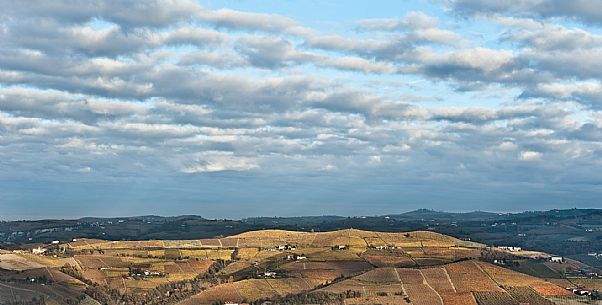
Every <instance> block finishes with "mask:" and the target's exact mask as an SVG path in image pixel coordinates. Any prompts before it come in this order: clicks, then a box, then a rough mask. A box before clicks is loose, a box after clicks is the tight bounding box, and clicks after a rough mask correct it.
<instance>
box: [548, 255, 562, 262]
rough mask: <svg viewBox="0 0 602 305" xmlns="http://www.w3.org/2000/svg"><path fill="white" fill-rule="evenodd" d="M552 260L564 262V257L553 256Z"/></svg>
mask: <svg viewBox="0 0 602 305" xmlns="http://www.w3.org/2000/svg"><path fill="white" fill-rule="evenodd" d="M550 261H551V262H553V263H563V262H564V258H563V257H562V256H551V257H550Z"/></svg>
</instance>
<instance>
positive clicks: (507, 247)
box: [498, 246, 523, 252]
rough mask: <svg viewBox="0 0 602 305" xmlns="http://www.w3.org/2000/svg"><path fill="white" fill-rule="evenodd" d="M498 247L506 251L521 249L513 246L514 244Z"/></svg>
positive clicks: (521, 249)
mask: <svg viewBox="0 0 602 305" xmlns="http://www.w3.org/2000/svg"><path fill="white" fill-rule="evenodd" d="M498 248H499V249H502V250H507V251H510V252H520V251H523V248H521V247H514V246H500V247H498Z"/></svg>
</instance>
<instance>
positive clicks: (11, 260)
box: [0, 253, 45, 270]
mask: <svg viewBox="0 0 602 305" xmlns="http://www.w3.org/2000/svg"><path fill="white" fill-rule="evenodd" d="M44 267H45V266H44V265H42V264H40V263H37V262H34V261H31V260H29V259H27V258H25V257H22V256H21V255H19V254H13V253H9V254H0V268H2V269H6V270H27V269H38V268H44Z"/></svg>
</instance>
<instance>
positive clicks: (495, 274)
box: [477, 262, 545, 286]
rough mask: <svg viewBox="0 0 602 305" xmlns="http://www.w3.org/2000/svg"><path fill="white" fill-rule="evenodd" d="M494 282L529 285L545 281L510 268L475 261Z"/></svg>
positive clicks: (509, 284) (508, 284)
mask: <svg viewBox="0 0 602 305" xmlns="http://www.w3.org/2000/svg"><path fill="white" fill-rule="evenodd" d="M477 264H478V265H479V267H481V268H482V269H483V270H484V271H485V272H486V273H487V274H488V275H489V276H490V277H492V278H493V279H494V280H495V282H497V283H498V284H499V285H503V286H531V285H539V284H545V281H544V280H542V279H539V278H536V277H533V276H530V275H527V274H523V273H520V272H515V271H512V270H510V269H506V268H502V267H499V266H495V265H492V264H488V263H483V262H477Z"/></svg>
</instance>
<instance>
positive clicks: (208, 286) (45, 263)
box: [0, 230, 571, 305]
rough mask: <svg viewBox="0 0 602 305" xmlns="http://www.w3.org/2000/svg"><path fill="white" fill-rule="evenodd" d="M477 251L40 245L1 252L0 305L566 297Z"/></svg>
mask: <svg viewBox="0 0 602 305" xmlns="http://www.w3.org/2000/svg"><path fill="white" fill-rule="evenodd" d="M483 250H484V246H483V245H481V244H477V243H470V242H465V241H461V240H457V239H455V238H452V237H449V236H445V235H441V234H437V233H433V232H408V233H382V232H369V231H361V230H342V231H333V232H321V233H309V232H291V231H282V230H267V231H252V232H246V233H242V234H239V235H235V236H230V237H226V238H219V239H199V240H166V241H162V240H151V241H104V240H98V239H96V240H86V239H80V240H78V241H75V242H71V243H67V244H60V245H58V246H56V245H52V246H47V254H49V255H33V254H31V253H25V252H19V251H17V252H10V251H3V252H2V253H0V267H1V268H3V269H4V270H3V271H0V281H1V283H0V284H2V285H0V304H11V302H12V303H13V304H17V303H18V302H23V301H24V300H25V299H24V298H31V297H34V298H36V299H47V300H48V302H47V304H63V303H64V300H61V299H63V298H64V299H65V300H71V301H69V302H71V303H70V304H76V303H77V302H80V303H81V304H82V305H87V304H97V303H94V302H96V301H100V302H101V303H105V304H111V305H114V304H164V303H171V304H175V303H177V304H181V305H192V304H222V303H225V302H254V301H257V302H260V301H262V300H268V299H275V300H284V299H286V298H295V297H299V298H301V296H305V295H309V296H310V297H308V299H312V300H315V299H316V298H319V297H326V298H330V300H331V301H329V302H332V300H344V303H345V304H410V305H411V304H414V305H444V304H451V305H490V304H491V305H497V304H500V305H501V304H523V303H529V304H531V305H550V304H554V303H553V301H552V300H553V298H560V297H566V296H568V295H570V294H571V293H570V292H568V291H566V290H565V289H563V288H562V287H559V286H557V285H556V284H554V283H553V282H551V281H547V280H545V279H541V278H537V277H534V276H530V275H526V274H522V273H518V272H516V271H513V270H510V269H506V268H503V267H500V266H496V265H492V264H489V263H486V262H484V261H479V257H480V254H481V251H483ZM32 278H34V279H35V280H34V281H33V282H32V281H31V279H32ZM36 281H40V282H39V284H38V282H36ZM41 281H44V285H41V284H42V283H41ZM27 291H31V292H30V293H29V295H27V294H26V293H25V292H27ZM52 302H55V303H52ZM61 302H63V303H61ZM337 302H338V301H337ZM341 303H343V301H341Z"/></svg>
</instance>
